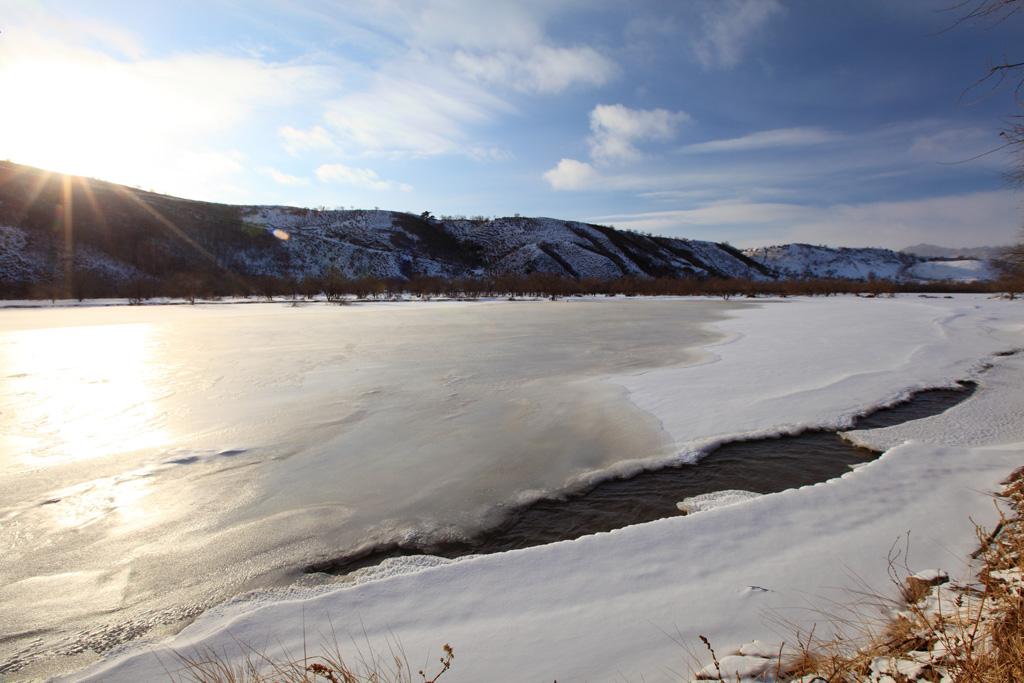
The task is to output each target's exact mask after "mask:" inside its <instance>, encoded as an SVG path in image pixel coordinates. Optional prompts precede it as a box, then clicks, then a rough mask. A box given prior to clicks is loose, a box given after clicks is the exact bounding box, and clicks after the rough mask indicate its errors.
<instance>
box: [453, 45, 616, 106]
mask: <svg viewBox="0 0 1024 683" xmlns="http://www.w3.org/2000/svg"><path fill="white" fill-rule="evenodd" d="M454 59H455V64H456V66H458V67H459V68H460V69H461V70H462V71H463V72H465V73H466V74H467V75H469V76H471V77H473V78H475V79H477V80H480V81H484V82H488V83H494V84H497V85H501V86H504V87H508V88H512V89H513V90H517V91H519V92H527V93H530V92H537V93H546V94H551V93H559V92H562V91H563V90H565V89H566V88H568V87H570V86H572V85H576V84H582V85H603V84H604V83H606V82H607V81H608V80H610V79H611V78H612V77H613V76H614V74H615V73H616V68H615V65H614V64H613V63H612V62H611V61H609V60H608V59H606V58H605V57H603V56H601V54H599V53H598V52H597V50H595V49H593V48H591V47H573V48H566V47H551V46H548V45H536V46H534V47H532V48H531V49H530V51H529V52H528V53H527V54H515V53H512V52H495V53H490V54H470V53H467V52H463V51H461V50H460V51H458V52H456V53H455V58H454Z"/></svg>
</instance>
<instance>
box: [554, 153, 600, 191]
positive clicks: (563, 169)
mask: <svg viewBox="0 0 1024 683" xmlns="http://www.w3.org/2000/svg"><path fill="white" fill-rule="evenodd" d="M544 180H546V181H548V183H549V184H550V185H551V187H552V189H555V190H594V189H597V187H598V185H599V184H600V181H601V175H600V174H599V173H598V172H597V171H596V170H595V169H594V167H593V166H591V165H590V164H588V163H586V162H584V161H576V160H575V159H562V160H561V161H559V162H558V166H556V167H555V168H553V169H551V170H550V171H548V172H546V173H545V174H544Z"/></svg>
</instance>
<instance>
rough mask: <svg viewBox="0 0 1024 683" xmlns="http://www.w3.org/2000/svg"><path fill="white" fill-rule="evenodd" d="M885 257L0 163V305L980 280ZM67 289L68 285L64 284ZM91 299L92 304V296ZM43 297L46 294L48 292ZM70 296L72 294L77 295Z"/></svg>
mask: <svg viewBox="0 0 1024 683" xmlns="http://www.w3.org/2000/svg"><path fill="white" fill-rule="evenodd" d="M924 261H925V259H922V258H919V257H916V256H913V255H910V254H905V253H899V252H894V251H890V250H887V249H847V248H838V249H834V248H828V247H814V246H811V245H807V244H790V245H783V246H775V247H764V248H761V249H752V250H747V251H746V252H741V251H739V250H737V249H735V248H733V247H731V246H729V245H728V244H726V243H713V242H706V241H700V240H688V239H676V238H669V237H656V236H653V235H650V234H640V233H636V232H632V231H623V230H616V229H614V228H611V227H607V226H602V225H593V224H588V223H580V222H576V221H566V220H559V219H554V218H524V217H520V216H514V217H506V218H494V219H483V218H477V219H467V218H462V217H456V218H453V217H442V218H435V217H433V216H431V215H430V214H428V213H424V214H422V215H418V216H417V215H412V214H408V213H401V212H395V211H384V210H376V209H375V210H372V211H363V210H351V211H326V210H317V209H301V208H291V207H281V206H234V205H227V204H216V203H210V202H197V201H191V200H187V199H179V198H176V197H170V196H167V195H161V194H156V193H153V192H145V191H142V190H140V189H132V188H129V187H125V186H122V185H116V184H113V183H107V182H102V181H97V180H90V179H87V178H80V177H73V176H63V175H59V174H54V173H49V172H47V171H42V170H39V169H36V168H32V167H29V166H21V165H18V164H12V163H10V162H0V296H21V295H25V294H27V293H30V292H35V294H36V295H39V294H40V292H41V291H43V292H45V291H46V288H48V287H49V288H51V289H54V290H55V289H58V288H59V289H60V290H61V293H63V294H67V293H68V292H69V290H68V289H67V287H69V286H70V287H72V288H76V289H77V291H78V292H79V293H82V292H85V294H84V295H85V296H100V295H102V294H99V292H109V291H111V289H112V288H116V287H122V286H124V285H125V284H126V283H140V282H142V283H144V282H151V283H155V282H166V281H168V279H172V278H178V280H179V284H180V282H181V281H182V280H183V279H184V280H188V279H189V278H193V279H194V278H195V277H197V276H198V277H199V278H205V279H209V278H215V279H219V281H221V282H226V281H229V280H231V281H236V280H237V278H238V277H242V278H249V279H253V278H260V277H263V276H276V277H279V278H287V279H293V280H296V281H301V280H303V279H304V278H307V277H314V278H315V277H321V276H324V275H328V274H336V275H339V276H342V277H347V278H359V277H362V276H372V277H375V278H378V279H381V280H408V279H410V278H413V277H415V276H418V275H427V276H443V277H446V278H461V277H470V276H475V277H496V276H500V275H502V274H505V273H514V274H518V275H529V274H532V273H551V274H554V275H558V276H561V277H568V278H576V279H583V278H594V279H599V280H612V279H616V278H621V277H628V276H635V277H641V278H646V277H651V278H656V277H675V278H740V279H749V280H762V281H764V280H774V279H785V278H849V279H858V280H865V279H869V278H882V279H911V280H913V279H935V278H937V279H968V280H970V279H986V278H988V277H990V275H991V274H990V273H989V272H988V271H986V270H985V268H983V267H980V266H978V265H977V263H975V264H974V265H973V266H971V267H969V268H966V269H960V270H957V269H956V268H955V267H954V266H953V265H952V264H950V263H948V262H947V264H946V266H945V267H944V269H935V268H932V269H930V270H929V269H921V268H919V267H918V266H919V265H920V264H922V263H923V262H924ZM68 283H70V285H69V284H68ZM90 292H91V293H90ZM42 295H43V296H49V295H50V294H46V293H43V294H42ZM73 295H75V296H78V294H73Z"/></svg>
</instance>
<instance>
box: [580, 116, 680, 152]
mask: <svg viewBox="0 0 1024 683" xmlns="http://www.w3.org/2000/svg"><path fill="white" fill-rule="evenodd" d="M689 120H690V116H689V114H686V113H685V112H670V111H668V110H667V109H629V108H628V107H625V106H623V105H621V104H612V105H606V104H599V105H597V106H596V107H594V110H593V111H591V112H590V130H591V131H592V132H593V135H591V136H590V138H589V142H590V156H591V158H593V159H594V161H596V162H598V163H609V162H611V161H636V160H638V159H641V158H642V157H643V154H642V153H641V152H640V150H639V149H637V148H636V146H635V145H634V144H633V143H634V142H638V141H640V140H670V139H672V138H673V137H674V136H675V128H676V126H677V125H678V124H680V123H683V122H686V121H689Z"/></svg>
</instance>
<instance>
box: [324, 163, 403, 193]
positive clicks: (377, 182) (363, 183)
mask: <svg viewBox="0 0 1024 683" xmlns="http://www.w3.org/2000/svg"><path fill="white" fill-rule="evenodd" d="M316 177H317V178H319V179H320V180H321V181H323V182H333V183H341V184H342V185H352V186H353V187H361V188H363V189H366V190H374V191H377V192H385V191H395V190H399V191H401V192H410V191H412V187H411V186H410V185H406V184H405V183H397V182H395V181H394V180H381V179H380V176H378V175H377V174H376V173H374V172H373V171H371V170H370V169H368V168H352V167H350V166H344V165H342V164H324V165H323V166H321V167H320V168H318V169H316Z"/></svg>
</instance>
